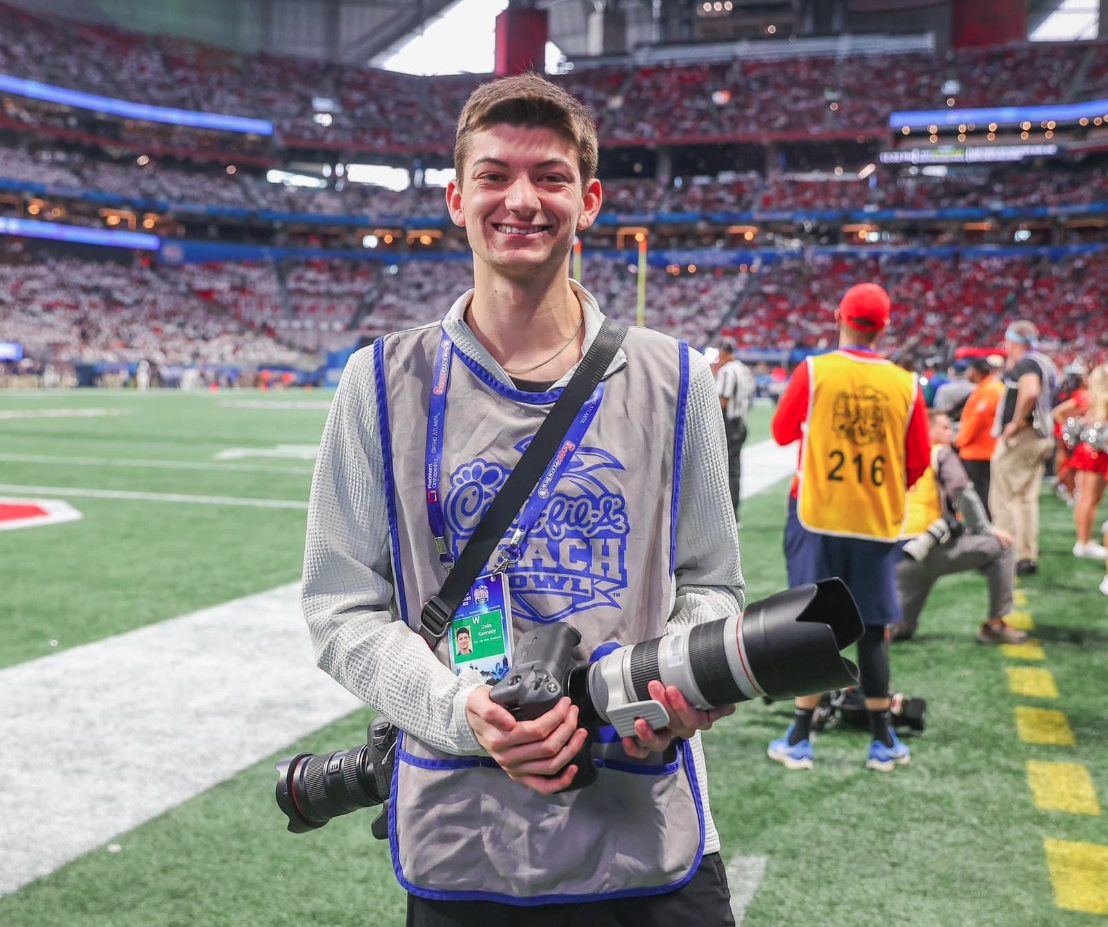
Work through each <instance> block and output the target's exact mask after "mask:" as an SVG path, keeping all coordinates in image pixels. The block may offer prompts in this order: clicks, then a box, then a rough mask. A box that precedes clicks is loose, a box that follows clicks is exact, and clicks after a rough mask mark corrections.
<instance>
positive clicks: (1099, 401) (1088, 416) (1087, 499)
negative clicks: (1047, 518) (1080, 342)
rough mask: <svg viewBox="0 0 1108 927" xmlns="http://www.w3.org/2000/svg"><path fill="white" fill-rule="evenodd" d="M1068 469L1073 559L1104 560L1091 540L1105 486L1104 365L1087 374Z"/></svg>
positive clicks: (1107, 397)
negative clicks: (1071, 474)
mask: <svg viewBox="0 0 1108 927" xmlns="http://www.w3.org/2000/svg"><path fill="white" fill-rule="evenodd" d="M1070 467H1072V468H1073V469H1074V470H1075V471H1076V472H1077V506H1076V507H1075V508H1074V510H1073V520H1074V525H1075V527H1076V528H1077V543H1076V544H1074V546H1073V554H1074V556H1075V557H1085V558H1087V559H1089V560H1104V559H1105V558H1106V557H1108V550H1106V549H1105V547H1104V545H1102V544H1099V543H1098V542H1096V541H1094V540H1093V522H1095V521H1096V510H1097V508H1098V507H1099V505H1100V501H1101V499H1103V498H1104V488H1105V486H1106V485H1108V364H1101V365H1100V366H1099V367H1097V368H1096V369H1095V370H1094V371H1093V372H1092V373H1091V374H1089V408H1088V411H1087V412H1086V413H1085V428H1084V429H1083V430H1082V432H1081V443H1080V444H1078V445H1077V447H1076V448H1074V451H1073V457H1072V458H1070Z"/></svg>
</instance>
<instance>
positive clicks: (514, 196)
mask: <svg viewBox="0 0 1108 927" xmlns="http://www.w3.org/2000/svg"><path fill="white" fill-rule="evenodd" d="M504 205H505V206H507V207H508V208H509V209H510V210H511V211H512V212H517V213H523V214H525V215H530V214H533V213H536V212H538V211H539V208H540V204H539V195H538V191H537V190H536V189H535V185H534V184H533V183H531V178H529V177H519V178H517V179H516V180H515V181H514V182H513V183H512V185H511V186H510V187H509V188H508V193H507V195H506V196H505V197H504Z"/></svg>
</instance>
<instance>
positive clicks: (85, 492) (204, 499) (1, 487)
mask: <svg viewBox="0 0 1108 927" xmlns="http://www.w3.org/2000/svg"><path fill="white" fill-rule="evenodd" d="M0 492H7V493H14V494H16V495H26V496H62V497H63V498H69V497H74V498H84V499H127V500H130V501H132V502H181V503H185V504H187V505H238V506H247V507H249V508H258V509H300V510H306V509H307V508H308V503H307V502H298V501H296V500H295V499H250V498H241V497H238V496H193V495H189V494H187V493H165V492H135V491H131V490H126V489H87V488H84V487H79V486H24V485H22V484H19V485H16V484H13V483H0Z"/></svg>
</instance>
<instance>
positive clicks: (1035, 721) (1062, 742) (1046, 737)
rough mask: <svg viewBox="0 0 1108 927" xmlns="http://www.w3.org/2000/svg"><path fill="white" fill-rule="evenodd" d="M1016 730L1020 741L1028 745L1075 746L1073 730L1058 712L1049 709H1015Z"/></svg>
mask: <svg viewBox="0 0 1108 927" xmlns="http://www.w3.org/2000/svg"><path fill="white" fill-rule="evenodd" d="M1016 728H1017V729H1018V730H1019V734H1020V740H1022V741H1024V742H1026V743H1029V744H1056V745H1057V746H1060V747H1072V746H1074V745H1075V741H1074V739H1073V729H1072V728H1071V727H1070V723H1069V720H1068V719H1067V718H1066V716H1065V715H1064V714H1062V712H1060V711H1054V710H1053V709H1050V708H1026V707H1024V706H1022V705H1018V706H1017V707H1016Z"/></svg>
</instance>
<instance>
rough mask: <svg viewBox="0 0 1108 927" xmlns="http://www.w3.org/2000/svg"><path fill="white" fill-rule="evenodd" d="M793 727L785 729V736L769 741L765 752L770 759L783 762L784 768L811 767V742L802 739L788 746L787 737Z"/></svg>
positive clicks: (790, 734)
mask: <svg viewBox="0 0 1108 927" xmlns="http://www.w3.org/2000/svg"><path fill="white" fill-rule="evenodd" d="M793 727H795V725H792V724H790V725H789V729H788V730H787V731H785V736H784V737H780V738H778V739H777V740H773V741H770V745H769V749H768V750H767V751H766V754H767V755H768V756H769V758H770V759H771V760H777V762H778V763H784V765H785V768H786V769H811V768H812V742H811V741H810V740H802V741H800V743H796V744H793V745H792V746H791V747H790V746H789V738H790V737H791V736H792V732H793Z"/></svg>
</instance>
